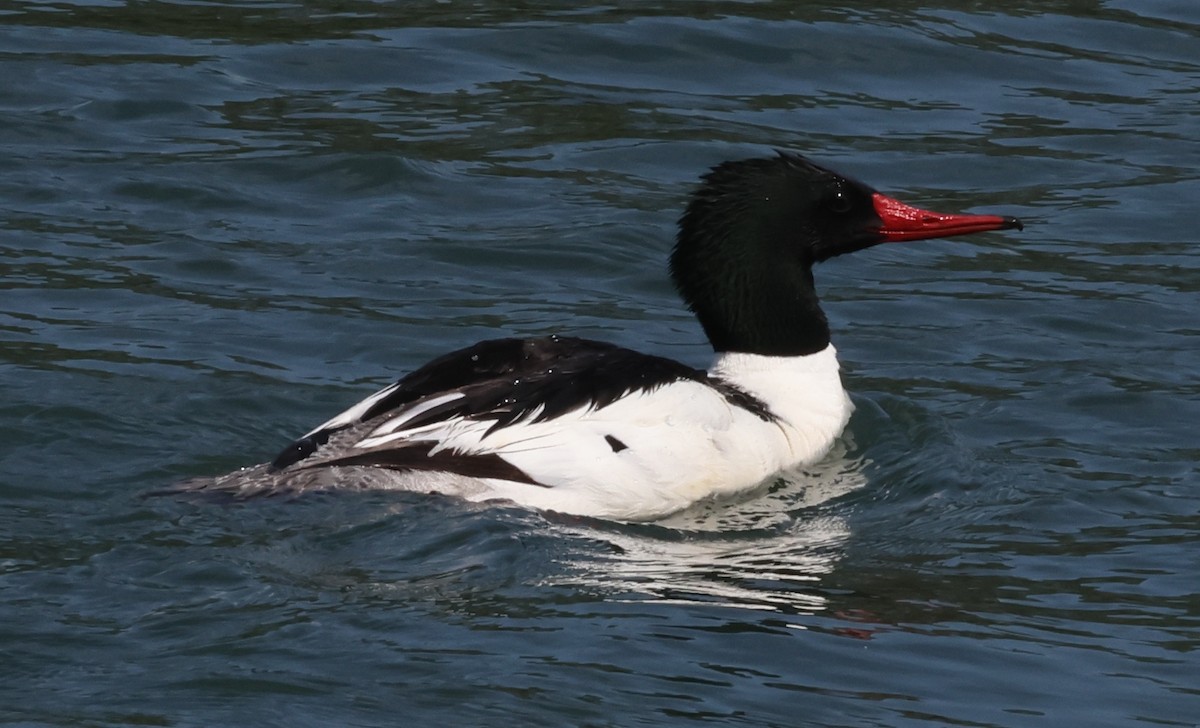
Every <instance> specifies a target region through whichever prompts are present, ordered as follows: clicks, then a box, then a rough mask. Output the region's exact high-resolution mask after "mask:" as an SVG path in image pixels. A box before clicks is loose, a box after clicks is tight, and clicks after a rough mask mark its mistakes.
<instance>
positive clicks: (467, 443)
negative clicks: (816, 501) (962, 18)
mask: <svg viewBox="0 0 1200 728" xmlns="http://www.w3.org/2000/svg"><path fill="white" fill-rule="evenodd" d="M1018 226H1019V223H1018V222H1017V221H1016V220H1015V219H1013V218H1000V217H995V216H946V215H935V214H934V213H927V212H924V211H921V210H917V209H916V208H910V207H907V206H904V205H902V204H901V203H898V202H896V201H895V200H892V199H891V198H886V197H883V196H882V195H879V194H878V193H875V192H874V191H873V190H871V189H870V188H868V187H866V186H864V185H861V184H860V183H857V182H854V181H852V180H849V179H848V178H845V177H842V176H840V175H837V174H835V173H832V172H830V171H828V170H825V169H823V168H820V167H817V166H816V165H813V164H812V163H810V162H808V161H807V160H805V159H803V158H801V157H798V156H796V155H790V154H781V155H780V156H779V157H777V158H773V159H763V160H747V161H744V162H731V163H726V164H724V165H721V166H719V167H717V168H715V169H714V171H713V172H712V173H710V174H709V175H707V176H706V177H705V184H704V185H703V186H702V187H701V189H700V190H699V191H698V192H697V194H696V196H695V197H694V198H693V200H692V203H691V205H690V206H689V207H688V211H687V212H686V213H685V215H684V217H683V218H682V220H681V221H680V234H679V239H678V243H677V245H676V249H675V252H674V253H673V255H672V261H671V268H672V275H673V277H674V279H675V282H676V285H677V287H678V288H679V289H680V292H681V294H682V295H683V297H684V299H685V300H686V301H687V302H688V304H689V305H690V306H691V307H692V309H693V310H694V311H695V312H696V315H697V317H698V318H699V319H700V322H701V324H702V325H703V326H704V329H705V331H706V333H707V334H708V336H709V339H710V341H711V342H712V343H713V346H714V349H715V350H716V357H715V360H714V362H713V365H712V367H711V368H710V369H709V370H708V371H707V372H705V371H701V370H697V369H694V368H692V367H688V366H686V365H684V364H681V363H679V362H675V361H672V360H670V359H665V358H662V357H657V356H651V355H647V354H641V353H638V352H635V351H632V350H630V349H625V348H622V347H617V346H614V345H611V344H605V343H602V342H596V341H587V340H583V339H574V338H566V337H561V338H560V337H548V338H537V339H497V340H492V341H485V342H482V343H480V344H476V345H475V346H472V347H469V348H467V349H462V350H460V351H456V352H453V353H451V354H447V355H445V356H443V357H440V358H438V359H436V360H434V361H432V362H430V363H429V364H427V365H426V366H424V367H422V368H420V369H418V370H416V371H414V372H413V373H411V374H409V375H408V376H406V377H404V378H403V379H401V380H400V381H398V382H396V383H395V384H393V385H391V386H390V387H387V388H385V389H383V390H382V391H380V392H378V393H376V394H374V395H372V396H371V397H368V398H367V399H365V400H363V401H362V402H360V403H359V404H357V405H355V406H354V407H351V408H350V409H349V410H347V411H345V412H343V413H342V414H340V415H338V416H337V417H334V418H333V419H331V420H329V421H328V422H326V423H324V424H323V425H321V426H320V427H317V428H316V429H314V430H313V431H311V432H309V433H308V434H306V435H305V436H303V437H302V438H300V439H299V440H296V441H295V442H293V443H292V444H291V445H289V446H288V448H286V449H285V450H284V451H283V452H282V453H280V454H279V456H278V457H276V459H275V460H274V461H273V462H272V463H271V464H270V465H268V466H260V467H258V468H254V469H250V470H248V471H242V472H240V473H233V474H231V475H229V476H225V477H224V478H219V479H217V480H215V481H209V482H208V483H207V484H205V485H204V486H202V487H203V488H204V489H217V490H222V491H228V492H233V493H235V494H242V495H247V494H252V493H261V492H276V491H279V490H303V489H309V488H322V489H328V488H336V487H345V486H357V487H364V486H365V487H383V488H402V489H405V490H418V491H436V492H442V493H448V494H452V495H457V496H461V497H464V498H468V499H471V500H489V499H504V500H509V501H513V502H516V503H519V504H522V505H525V506H529V507H533V508H540V509H545V510H554V511H561V512H565V513H572V514H577V515H586V516H595V517H602V518H612V519H618V520H646V519H653V518H658V517H661V516H664V515H667V514H669V513H672V512H675V511H678V510H680V509H682V508H685V507H687V506H688V505H690V504H692V503H695V502H696V501H698V500H701V499H703V498H707V497H713V496H722V495H729V494H733V493H738V492H741V491H745V490H747V489H750V488H753V487H754V486H755V485H757V484H759V483H761V482H763V481H764V480H765V479H767V478H769V477H770V476H772V475H774V474H776V473H779V472H780V471H782V470H784V469H787V468H790V467H794V466H797V465H801V464H805V463H810V462H813V461H815V460H817V459H819V458H821V457H822V456H824V455H825V453H826V452H828V450H829V448H830V447H831V445H832V444H833V442H834V441H835V439H836V438H837V437H838V435H839V434H840V433H841V431H842V429H843V428H844V427H845V425H846V422H847V421H848V419H849V417H850V413H851V411H852V409H853V406H852V405H851V404H850V401H849V399H848V397H847V396H846V393H845V391H844V389H843V388H842V383H841V378H840V376H839V372H838V362H837V357H836V352H835V350H834V348H833V346H832V345H831V344H830V341H829V330H828V326H827V324H826V321H825V317H824V315H823V313H822V312H821V310H820V307H819V304H818V301H817V297H816V291H815V289H814V288H813V285H812V276H811V267H812V264H813V263H815V262H817V261H820V260H824V259H826V258H828V257H831V256H832V255H837V254H839V253H842V252H849V251H851V250H857V249H861V248H863V247H868V246H870V245H873V244H875V243H878V242H884V241H887V240H906V239H918V238H923V237H940V236H943V235H951V234H958V233H961V232H975V231H979V230H991V229H998V228H1007V227H1018Z"/></svg>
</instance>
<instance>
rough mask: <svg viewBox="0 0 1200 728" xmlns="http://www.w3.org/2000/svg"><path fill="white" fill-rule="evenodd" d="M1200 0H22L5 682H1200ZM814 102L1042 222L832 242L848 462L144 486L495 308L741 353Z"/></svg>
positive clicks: (2, 474)
mask: <svg viewBox="0 0 1200 728" xmlns="http://www.w3.org/2000/svg"><path fill="white" fill-rule="evenodd" d="M1198 35H1200V15H1197V13H1196V10H1195V9H1194V8H1193V7H1192V3H1191V2H1188V1H1186V0H1176V1H1174V2H1172V1H1170V0H1138V1H1137V2H1133V1H1132V0H1126V1H1124V2H1120V1H1113V2H1083V3H1079V2H1071V3H1067V2H1049V3H1045V2H1042V3H1028V2H1018V3H1007V4H1004V6H1003V7H1002V8H1001V7H999V6H997V8H996V9H992V10H988V9H986V8H984V7H983V6H981V5H979V4H977V3H969V2H954V1H949V0H947V1H944V2H940V3H933V4H929V3H913V2H903V3H887V4H881V3H868V2H843V3H842V4H840V5H834V6H828V5H818V4H809V3H769V2H763V3H726V2H704V3H696V2H686V3H685V2H659V3H616V4H610V5H603V6H595V7H579V6H577V5H571V4H562V3H554V2H541V3H525V4H522V5H521V6H520V7H519V8H514V7H512V6H511V4H503V3H495V4H492V3H487V2H476V3H434V2H430V3H398V4H374V3H366V2H340V3H329V2H320V1H318V2H306V3H303V4H296V3H291V4H288V3H274V2H263V3H255V4H252V5H250V4H242V3H222V2H214V3H168V2H140V3H122V2H95V3H77V4H71V3H65V2H45V3H35V2H17V3H9V4H8V5H6V6H4V7H3V8H0V62H2V64H3V69H4V70H3V81H0V206H2V211H0V433H2V434H3V446H0V499H2V507H0V573H2V574H3V577H2V578H0V625H2V626H0V645H3V654H4V659H3V660H0V685H3V688H0V697H2V700H0V711H3V713H2V715H3V716H4V718H5V719H6V720H12V721H16V722H20V723H23V724H25V725H129V724H138V725H172V726H175V725H196V726H214V725H287V726H304V725H314V726H317V725H320V726H326V725H331V724H333V725H363V726H365V725H394V724H395V723H396V722H397V720H400V721H401V722H404V723H405V724H407V725H426V724H432V723H434V722H435V721H437V722H438V723H440V724H445V723H447V722H451V723H453V724H454V725H485V724H487V725H494V724H496V723H497V722H500V723H503V724H528V725H597V726H599V725H613V726H630V725H685V724H700V723H710V724H720V725H753V726H768V725H778V726H794V725H814V726H816V725H820V726H910V725H912V726H916V725H937V726H941V725H971V726H1026V725H1055V726H1059V725H1081V726H1091V727H1095V726H1129V725H1138V724H1150V725H1197V724H1198V723H1200V717H1198V716H1200V682H1198V681H1197V678H1196V677H1195V676H1196V675H1197V674H1200V659H1198V658H1197V650H1198V648H1200V592H1198V590H1197V586H1196V585H1197V583H1200V579H1198V577H1200V560H1198V559H1197V549H1196V545H1197V540H1200V527H1198V525H1197V522H1196V513H1197V512H1198V510H1200V495H1198V494H1197V480H1198V479H1197V465H1196V463H1197V460H1198V458H1200V448H1198V447H1197V445H1196V436H1195V432H1194V429H1195V428H1194V425H1193V423H1195V422H1198V421H1200V397H1198V395H1200V386H1198V384H1197V376H1196V372H1197V370H1198V367H1197V364H1198V362H1197V355H1196V353H1195V352H1196V350H1197V347H1196V336H1197V333H1198V332H1200V329H1198V327H1197V325H1196V323H1195V321H1196V313H1195V312H1196V311H1197V310H1200V300H1198V299H1200V296H1198V291H1200V265H1198V258H1197V255H1196V253H1195V243H1196V236H1195V232H1194V230H1195V226H1194V225H1193V224H1192V217H1193V216H1194V208H1195V200H1197V199H1200V182H1198V177H1200V173H1198V172H1197V164H1196V160H1198V159H1200V142H1197V135H1196V133H1195V131H1196V127H1195V119H1196V118H1197V116H1198V115H1200V102H1198V99H1200V43H1198V42H1197V40H1198V38H1197V36H1198ZM774 147H782V148H790V149H795V150H798V151H802V152H804V153H807V154H810V155H812V156H814V157H816V158H818V159H819V160H821V161H823V162H825V163H828V164H830V165H832V166H835V167H837V168H839V169H843V170H845V171H847V172H849V173H852V174H854V175H856V176H859V177H861V178H863V179H865V180H867V181H869V182H871V183H872V184H874V185H875V186H877V187H879V188H880V189H882V190H885V191H887V192H890V193H894V194H896V195H898V196H901V197H903V198H904V199H907V200H909V201H911V202H914V203H917V204H921V205H924V206H928V207H932V208H935V209H947V210H964V211H982V210H989V211H996V212H999V213H1003V214H1010V215H1017V216H1019V217H1021V218H1022V219H1024V220H1025V221H1026V223H1027V227H1026V229H1025V231H1024V232H1023V233H1016V232H1005V233H995V234H988V235H980V236H975V237H971V238H967V239H957V240H946V241H927V242H921V243H917V244H913V245H895V246H884V247H880V248H876V249H873V250H871V251H868V252H864V253H861V254H858V255H855V256H852V257H849V258H846V259H839V260H836V261H833V262H830V263H828V264H826V265H824V266H822V267H821V268H820V269H819V270H818V271H817V276H818V284H819V286H820V288H821V291H822V296H823V299H824V300H825V301H826V309H827V312H828V313H829V316H830V319H831V322H832V324H833V328H834V335H835V343H836V344H837V346H838V348H839V351H840V352H841V358H842V360H843V362H844V366H845V373H846V382H847V386H848V388H849V389H850V390H851V391H852V393H853V397H854V400H855V403H856V405H857V407H858V410H857V412H856V414H855V416H854V419H853V420H852V422H851V424H850V426H849V428H848V430H847V432H846V434H845V436H844V437H843V438H842V440H841V441H840V442H839V444H838V446H837V448H836V449H835V451H834V452H833V453H831V455H830V456H829V457H828V458H827V459H826V460H825V461H824V462H822V463H820V464H819V465H817V466H814V467H813V468H812V469H811V472H810V473H808V474H807V477H806V478H803V479H800V480H799V481H798V482H795V483H791V484H784V485H780V486H778V487H775V488H771V489H767V490H764V491H763V492H759V493H755V494H753V495H752V496H751V497H748V498H745V499H740V500H738V501H736V502H732V503H710V504H703V505H701V506H698V507H697V508H695V509H693V510H691V511H688V512H686V513H683V514H679V515H677V516H674V517H672V518H670V519H667V520H666V521H664V522H662V523H658V524H648V525H638V526H629V525H621V524H612V523H605V522H593V521H583V520H579V519H569V518H562V517H557V516H552V515H546V514H539V513H532V512H527V511H522V510H519V509H515V508H506V507H481V506H472V505H467V504H463V503H461V502H456V501H453V500H450V499H444V498H430V497H419V496H413V495H405V494H386V493H374V494H340V495H323V496H315V497H307V498H301V499H296V500H263V501H256V502H249V503H239V504H227V503H213V502H208V501H199V502H196V501H191V500H180V499H172V498H167V499H163V498H151V499H147V498H145V497H144V494H145V493H147V492H148V491H152V490H154V489H156V488H161V487H163V486H164V485H168V484H170V483H173V482H176V481H178V480H180V479H182V478H186V477H192V476H197V475H206V474H214V473H220V472H223V471H227V470H231V469H233V468H236V467H239V466H242V465H247V464H250V463H254V462H259V461H262V460H264V459H267V458H269V457H271V456H272V455H273V454H274V453H275V451H277V450H278V448H279V447H281V446H282V445H283V444H284V443H286V442H287V441H288V440H289V439H291V438H293V437H295V436H296V435H297V434H299V433H302V432H304V431H307V430H308V429H310V428H311V427H312V426H313V425H315V424H316V423H318V422H321V421H323V420H324V419H326V418H327V417H329V416H330V415H331V414H333V413H334V412H336V411H338V410H339V409H341V408H343V407H345V406H347V405H348V404H350V403H352V402H354V401H356V400H357V399H359V398H360V397H362V396H364V395H365V394H367V393H369V392H370V391H372V390H373V388H376V387H379V386H382V385H384V384H386V383H387V382H389V381H390V380H392V379H394V378H396V377H398V376H400V375H402V374H403V373H405V372H407V371H409V370H411V369H412V368H414V367H416V366H419V365H420V364H421V363H423V362H424V361H426V360H428V359H429V358H431V357H432V356H435V355H437V354H440V353H443V352H445V351H447V350H450V349H453V348H457V347H460V346H463V345H466V344H469V343H472V342H474V341H477V340H479V339H482V338H488V337H495V336H510V335H540V334H549V333H565V334H572V335H582V336H589V337H595V338H602V339H605V340H609V341H614V342H616V343H620V344H625V345H629V346H636V347H637V348H640V349H643V350H647V351H651V352H654V353H658V354H663V355H667V356H672V357H675V358H678V359H682V360H684V361H688V362H690V363H693V364H696V365H703V364H705V363H706V361H707V358H708V350H707V348H706V346H705V345H704V342H703V338H702V334H701V332H700V330H699V327H698V326H697V325H696V324H695V322H694V321H693V320H692V319H691V317H690V315H689V314H688V313H687V312H686V311H685V310H684V309H683V308H682V306H681V305H680V304H679V303H678V301H677V300H676V298H675V296H674V293H673V291H672V289H671V286H670V284H669V282H668V281H667V278H666V275H665V270H664V268H665V266H664V261H665V257H666V254H667V252H668V250H669V247H670V244H671V238H672V235H673V227H674V220H675V218H676V216H677V215H678V213H679V211H680V209H681V206H682V204H683V202H684V200H685V199H686V197H687V194H688V192H689V190H690V189H691V185H692V184H693V183H694V181H695V179H696V177H697V176H698V174H700V173H701V172H702V171H703V170H704V169H705V168H707V167H708V166H710V165H712V164H715V163H717V162H719V161H721V160H723V159H728V158H734V157H739V156H747V155H751V154H761V153H768V152H769V150H770V149H771V148H774Z"/></svg>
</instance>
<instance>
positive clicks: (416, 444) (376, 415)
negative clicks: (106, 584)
mask: <svg viewBox="0 0 1200 728" xmlns="http://www.w3.org/2000/svg"><path fill="white" fill-rule="evenodd" d="M680 382H693V383H696V384H699V385H703V386H706V387H708V388H710V389H711V390H712V391H713V392H716V393H717V394H718V395H719V396H720V397H723V398H725V399H727V400H729V402H730V403H731V404H736V405H738V406H741V407H743V408H745V409H747V410H749V411H752V412H754V413H755V414H756V415H757V416H758V417H760V418H762V419H764V420H766V419H769V417H770V415H769V413H768V412H767V410H766V407H765V406H763V405H762V404H761V403H760V402H758V401H757V400H755V399H754V398H753V397H751V396H750V395H748V394H746V393H744V392H742V391H741V390H738V389H736V388H734V387H731V386H729V385H725V384H723V383H721V382H718V381H715V380H710V379H709V378H708V375H707V374H706V373H705V372H704V371H702V370H698V369H694V368H691V367H688V366H686V365H684V364H681V363H679V362H676V361H673V360H671V359H666V358H663V357H657V356H650V355H647V354H641V353H638V352H635V351H632V350H630V349H625V348H622V347H619V346H615V345H613V344H608V343H604V342H598V341H590V340H587V339H576V338H569V337H558V336H551V337H544V338H534V339H495V340H491V341H484V342H481V343H479V344H476V345H474V346H471V347H468V348H466V349H461V350H459V351H455V352H452V353H450V354H446V355H445V356H442V357H439V358H437V359H434V360H433V361H431V362H429V363H428V364H426V365H425V366H423V367H421V368H420V369H417V370H416V371H414V372H412V373H411V374H409V375H408V376H406V377H404V378H403V379H401V380H399V381H398V382H396V383H395V384H392V385H391V386H389V387H386V388H384V389H383V390H380V391H379V392H377V393H375V394H373V395H371V396H370V397H367V398H366V399H364V400H363V401H362V402H359V403H358V404H356V405H354V406H353V407H351V408H350V409H348V410H346V411H345V412H342V413H341V414H339V415H337V416H336V417H334V418H333V419H331V420H329V421H328V422H325V423H324V424H322V425H321V426H319V427H317V428H316V429H314V430H312V431H311V432H309V433H307V434H305V435H304V436H303V437H301V438H300V439H298V440H296V441H294V442H292V443H291V444H290V445H288V447H287V448H285V449H284V450H283V452H281V453H280V454H279V455H278V456H277V457H276V458H275V460H274V461H273V462H272V463H271V468H272V470H274V471H278V470H282V469H284V468H288V467H291V466H294V465H297V464H301V465H302V466H303V467H315V466H335V465H366V466H376V467H382V468H389V469H394V470H406V469H437V470H449V471H451V472H459V473H460V474H463V475H469V476H474V477H493V478H500V479H504V480H510V481H513V482H533V481H532V479H531V478H530V477H529V476H527V475H524V474H523V473H521V472H519V471H518V470H517V469H515V468H511V467H507V466H506V463H507V461H505V460H503V459H501V458H499V457H498V456H496V457H491V458H483V456H482V455H481V454H477V456H476V457H475V458H474V459H471V460H470V462H467V461H466V460H465V459H464V460H463V461H462V462H456V463H451V462H449V456H448V455H444V456H442V457H440V458H434V457H432V456H435V455H440V454H442V453H446V452H449V451H450V449H451V448H450V447H449V445H448V443H451V442H453V443H456V446H457V447H458V449H460V450H461V449H463V447H462V446H463V445H465V443H466V442H467V441H478V440H482V439H483V438H484V437H486V436H487V435H489V434H491V433H493V432H496V431H497V430H499V429H502V428H506V427H509V426H511V425H513V424H514V423H518V422H520V423H525V424H531V423H538V422H545V421H548V420H553V419H555V418H560V417H562V416H563V415H565V414H566V413H569V412H574V411H593V410H598V409H602V408H605V407H607V406H609V405H611V404H613V403H614V402H616V401H617V400H618V399H621V398H623V397H628V396H630V395H633V394H639V393H648V392H652V391H654V390H657V389H659V388H661V387H663V386H666V385H669V384H673V383H680ZM368 424H369V425H370V426H369V427H367V426H366V425H368ZM349 430H352V431H353V435H354V437H353V441H352V442H349V443H346V442H341V441H343V440H346V439H347V438H346V437H338V438H336V439H337V440H338V441H339V442H338V443H337V445H338V446H337V447H336V448H324V449H325V450H336V453H335V452H332V451H329V452H321V451H322V449H323V446H326V445H327V444H329V443H330V439H331V437H334V436H335V435H337V434H338V433H342V432H343V431H349ZM467 432H470V433H472V434H471V435H470V436H469V437H467V438H466V440H465V441H464V440H462V438H463V437H465V436H466V433H467ZM345 434H346V435H350V434H351V433H350V432H346V433H345ZM347 444H348V445H349V447H346V445H347ZM314 454H315V455H316V456H317V457H312V456H314ZM310 458H311V459H310ZM464 458H465V456H464ZM481 458H482V459H481Z"/></svg>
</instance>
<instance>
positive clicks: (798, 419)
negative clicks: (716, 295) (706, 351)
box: [709, 344, 854, 450]
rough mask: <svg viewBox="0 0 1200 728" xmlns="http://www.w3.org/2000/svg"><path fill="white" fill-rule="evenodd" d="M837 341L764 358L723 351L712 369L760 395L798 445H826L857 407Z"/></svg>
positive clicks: (839, 431)
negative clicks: (840, 361) (808, 350)
mask: <svg viewBox="0 0 1200 728" xmlns="http://www.w3.org/2000/svg"><path fill="white" fill-rule="evenodd" d="M839 369H840V367H839V365H838V360H837V349H835V348H833V344H830V345H829V346H827V347H825V348H824V349H822V350H821V351H818V352H817V353H816V354H808V355H805V356H762V355H759V354H745V353H741V352H724V353H719V354H717V357H716V360H715V361H714V362H713V365H712V367H711V368H710V369H709V374H710V375H711V376H713V377H717V378H719V379H723V380H725V381H726V382H729V383H730V384H733V385H735V386H737V387H739V388H741V389H743V390H745V391H746V392H748V393H750V394H752V395H754V396H755V397H757V398H758V399H759V400H761V401H762V402H763V403H764V404H766V405H767V407H768V408H770V410H771V413H772V414H773V415H775V417H776V418H778V420H779V421H780V422H781V424H784V425H787V426H789V427H790V429H792V430H793V435H792V436H790V437H789V439H792V437H793V436H794V437H799V438H800V440H801V441H802V442H796V443H795V446H796V447H797V449H821V450H823V449H824V448H826V447H828V445H829V444H832V442H833V440H834V439H835V438H836V437H837V436H838V435H839V434H840V433H841V431H842V429H843V428H844V427H845V426H846V422H847V421H848V420H849V419H850V413H851V412H853V411H854V405H853V404H851V402H850V399H849V397H847V396H846V390H845V389H843V388H842V379H841V376H840V375H839V373H838V371H839Z"/></svg>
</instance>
